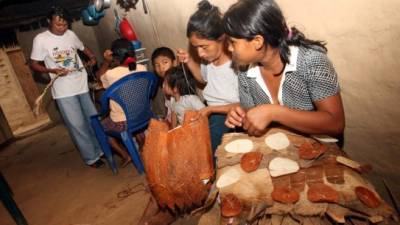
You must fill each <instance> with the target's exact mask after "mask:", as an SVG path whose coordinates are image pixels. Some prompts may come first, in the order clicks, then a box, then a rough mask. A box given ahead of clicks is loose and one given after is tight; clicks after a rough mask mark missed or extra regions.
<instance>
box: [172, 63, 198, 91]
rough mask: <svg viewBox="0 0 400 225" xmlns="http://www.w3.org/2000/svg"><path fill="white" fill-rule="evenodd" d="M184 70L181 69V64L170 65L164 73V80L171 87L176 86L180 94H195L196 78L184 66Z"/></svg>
mask: <svg viewBox="0 0 400 225" xmlns="http://www.w3.org/2000/svg"><path fill="white" fill-rule="evenodd" d="M184 69H185V72H186V78H185V73H184V71H183V68H182V66H181V65H180V66H177V67H172V68H171V69H169V70H167V72H166V73H165V80H166V81H167V83H168V86H170V87H171V88H172V89H174V88H177V89H178V92H179V94H180V95H181V96H184V95H195V94H196V80H195V79H194V77H193V75H192V73H191V72H190V70H189V69H188V68H187V66H184Z"/></svg>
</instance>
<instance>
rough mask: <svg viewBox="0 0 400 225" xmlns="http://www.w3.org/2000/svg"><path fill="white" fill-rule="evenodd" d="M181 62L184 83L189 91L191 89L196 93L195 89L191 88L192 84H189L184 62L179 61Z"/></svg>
mask: <svg viewBox="0 0 400 225" xmlns="http://www.w3.org/2000/svg"><path fill="white" fill-rule="evenodd" d="M181 64H182V70H183V75H184V76H185V80H186V84H187V86H188V87H189V92H191V91H193V94H194V95H196V90H194V89H193V88H192V86H191V85H190V84H189V79H188V78H187V74H186V70H185V64H184V63H183V62H181Z"/></svg>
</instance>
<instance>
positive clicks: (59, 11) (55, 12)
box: [47, 5, 72, 25]
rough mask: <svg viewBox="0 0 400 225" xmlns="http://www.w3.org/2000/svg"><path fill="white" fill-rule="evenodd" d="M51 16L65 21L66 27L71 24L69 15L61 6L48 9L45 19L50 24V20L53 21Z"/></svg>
mask: <svg viewBox="0 0 400 225" xmlns="http://www.w3.org/2000/svg"><path fill="white" fill-rule="evenodd" d="M53 16H58V17H60V18H61V19H63V20H65V21H66V22H67V23H68V25H70V24H71V21H72V20H71V14H70V13H69V12H68V10H67V9H65V8H64V7H62V6H58V5H57V6H52V7H51V8H50V11H49V13H48V14H47V19H48V20H49V21H50V22H51V20H52V19H53Z"/></svg>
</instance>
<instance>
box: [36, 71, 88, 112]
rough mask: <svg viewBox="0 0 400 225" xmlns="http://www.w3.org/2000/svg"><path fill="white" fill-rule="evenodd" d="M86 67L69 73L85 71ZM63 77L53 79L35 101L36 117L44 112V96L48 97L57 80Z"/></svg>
mask: <svg viewBox="0 0 400 225" xmlns="http://www.w3.org/2000/svg"><path fill="white" fill-rule="evenodd" d="M85 68H86V67H81V68H78V69H74V70H70V71H69V72H74V71H82V70H83V69H85ZM60 76H61V74H56V76H55V77H54V78H53V79H51V81H50V83H48V84H47V86H46V87H45V88H44V90H43V92H42V94H41V95H39V97H37V98H36V100H35V104H34V107H33V114H34V115H35V116H38V115H39V114H40V113H41V112H42V107H43V99H44V96H46V94H47V92H48V90H49V89H50V88H51V87H52V86H53V84H54V82H55V81H56V80H57V78H59V77H60Z"/></svg>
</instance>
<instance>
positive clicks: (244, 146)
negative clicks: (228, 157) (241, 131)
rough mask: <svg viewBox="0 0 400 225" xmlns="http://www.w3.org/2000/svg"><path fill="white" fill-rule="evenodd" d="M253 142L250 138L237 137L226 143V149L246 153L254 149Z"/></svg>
mask: <svg viewBox="0 0 400 225" xmlns="http://www.w3.org/2000/svg"><path fill="white" fill-rule="evenodd" d="M253 146H254V145H253V142H252V141H251V140H249V139H237V140H234V141H231V142H229V143H228V144H227V145H225V151H227V152H231V153H246V152H251V150H253Z"/></svg>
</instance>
